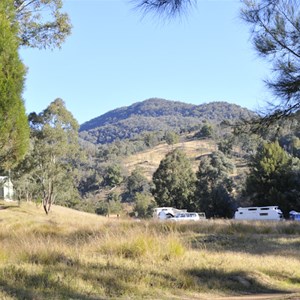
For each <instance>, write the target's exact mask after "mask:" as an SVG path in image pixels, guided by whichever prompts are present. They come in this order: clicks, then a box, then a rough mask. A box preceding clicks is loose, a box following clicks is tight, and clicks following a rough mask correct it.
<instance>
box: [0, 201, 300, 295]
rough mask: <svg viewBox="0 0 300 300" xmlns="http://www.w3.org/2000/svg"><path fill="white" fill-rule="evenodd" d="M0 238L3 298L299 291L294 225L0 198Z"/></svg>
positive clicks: (299, 251) (299, 248) (298, 235)
mask: <svg viewBox="0 0 300 300" xmlns="http://www.w3.org/2000/svg"><path fill="white" fill-rule="evenodd" d="M0 245H1V246H0V299H38V300H39V299H83V300H92V299H214V298H215V297H222V296H224V297H232V296H239V295H247V294H248V295H249V294H252V295H255V294H257V293H275V294H276V293H288V292H293V293H299V294H298V295H299V298H298V299H300V261H299V257H300V223H292V222H280V223H279V222H278V223H275V222H252V223H250V222H237V221H236V222H235V221H234V220H207V221H201V222H199V223H193V224H173V223H168V222H154V221H140V222H137V221H133V220H125V219H124V220H122V219H116V218H112V219H108V218H104V217H100V216H96V215H90V214H87V213H82V212H77V211H73V210H70V209H67V208H62V207H59V206H54V207H53V210H52V212H51V213H50V214H49V215H48V216H46V215H45V214H44V213H43V210H42V208H41V207H36V206H35V205H34V204H28V203H22V204H21V206H18V205H17V204H14V203H12V204H7V203H3V202H2V203H1V202H0ZM282 297H283V298H284V299H291V298H290V297H289V298H285V296H282ZM283 298H282V299H283ZM227 299H228V298H227ZM248 299H249V298H248ZM295 299H296V298H295Z"/></svg>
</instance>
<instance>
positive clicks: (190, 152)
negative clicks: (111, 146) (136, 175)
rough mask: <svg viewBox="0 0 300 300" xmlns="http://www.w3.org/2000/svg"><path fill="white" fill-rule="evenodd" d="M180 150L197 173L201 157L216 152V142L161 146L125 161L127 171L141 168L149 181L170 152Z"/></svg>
mask: <svg viewBox="0 0 300 300" xmlns="http://www.w3.org/2000/svg"><path fill="white" fill-rule="evenodd" d="M176 148H180V149H181V150H182V151H184V152H185V153H186V155H187V156H188V157H189V158H190V160H191V162H192V165H193V168H194V170H195V171H196V170H197V168H198V165H199V161H198V159H199V157H200V156H201V155H204V154H208V153H211V152H212V151H214V150H216V145H215V142H214V141H212V140H194V141H185V142H182V143H178V144H175V145H173V146H170V145H167V144H160V145H158V146H156V147H154V148H151V149H149V150H146V151H143V152H140V153H137V154H135V155H132V156H129V157H127V158H125V159H124V161H123V163H124V166H125V167H126V169H127V170H128V171H129V173H131V172H132V171H133V170H134V169H135V168H137V167H140V168H141V169H142V170H144V172H145V173H144V174H145V176H146V177H147V178H148V179H151V178H152V175H153V173H154V172H155V170H156V169H157V168H158V166H159V163H160V161H161V160H162V159H163V158H164V157H165V156H166V154H167V153H168V152H170V151H171V150H173V149H176Z"/></svg>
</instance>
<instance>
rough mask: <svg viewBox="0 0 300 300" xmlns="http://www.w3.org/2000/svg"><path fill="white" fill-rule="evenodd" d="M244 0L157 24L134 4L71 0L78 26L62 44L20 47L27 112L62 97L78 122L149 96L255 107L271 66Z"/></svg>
mask: <svg viewBox="0 0 300 300" xmlns="http://www.w3.org/2000/svg"><path fill="white" fill-rule="evenodd" d="M239 9H240V3H239V1H230V0H227V1H226V0H223V1H218V0H215V1H207V0H202V1H198V6H197V8H196V9H195V10H191V11H190V12H189V14H188V15H186V16H182V17H181V18H177V19H173V20H167V21H164V22H162V21H160V20H159V19H158V18H157V17H153V16H146V17H144V18H142V14H141V13H140V12H138V11H135V10H133V5H132V3H130V1H118V0H110V1H104V0H93V1H89V0H66V1H65V2H64V11H66V12H67V13H68V14H69V16H70V18H71V20H72V24H73V32H72V35H71V36H70V37H69V38H68V39H67V41H66V42H65V43H64V44H63V47H62V49H60V50H59V49H57V50H54V51H50V50H35V49H21V52H20V54H21V57H22V59H23V62H24V63H25V65H26V66H27V67H28V73H27V79H26V87H25V91H24V94H23V97H24V100H25V106H26V110H27V112H28V113H29V112H32V111H35V112H37V113H38V112H41V111H42V110H43V109H45V108H46V107H47V106H48V105H49V104H50V102H52V101H53V100H55V99H56V98H62V99H63V100H64V101H65V103H66V107H67V109H68V110H70V111H71V112H72V114H73V115H74V117H75V118H76V119H77V120H78V122H79V123H80V124H82V123H84V122H85V121H88V120H90V119H92V118H95V117H97V116H99V115H102V114H104V113H106V112H108V111H110V110H112V109H115V108H118V107H122V106H128V105H131V104H133V103H135V102H139V101H143V100H145V99H148V98H151V97H159V98H165V99H168V100H176V101H182V102H187V103H193V104H202V103H207V102H211V101H227V102H230V103H236V104H238V105H241V106H243V107H247V108H249V109H253V110H255V109H257V108H258V107H259V106H262V105H263V104H264V101H265V100H267V97H268V96H269V94H268V92H267V90H266V88H265V86H264V83H263V79H265V78H266V77H267V75H269V74H270V73H269V72H270V70H269V68H268V67H269V66H268V65H267V64H266V63H265V62H264V61H262V60H261V59H260V58H258V57H257V55H256V53H255V51H254V50H253V47H252V45H251V41H250V35H249V28H248V27H247V25H246V24H244V23H243V22H242V21H241V20H240V18H239Z"/></svg>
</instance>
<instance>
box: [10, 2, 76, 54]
mask: <svg viewBox="0 0 300 300" xmlns="http://www.w3.org/2000/svg"><path fill="white" fill-rule="evenodd" d="M62 6H63V3H62V0H14V7H15V12H16V17H17V21H18V23H19V34H18V35H19V39H20V44H21V45H22V46H27V47H33V48H39V49H42V48H50V49H53V48H56V47H60V46H61V45H62V43H63V42H64V41H65V39H66V37H67V36H68V35H69V34H70V33H71V23H70V20H69V17H68V15H67V14H66V13H63V12H62Z"/></svg>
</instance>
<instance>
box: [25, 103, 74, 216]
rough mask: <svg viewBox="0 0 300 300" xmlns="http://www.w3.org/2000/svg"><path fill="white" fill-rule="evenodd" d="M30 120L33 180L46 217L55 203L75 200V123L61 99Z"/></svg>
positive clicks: (31, 116) (30, 117) (31, 115)
mask: <svg viewBox="0 0 300 300" xmlns="http://www.w3.org/2000/svg"><path fill="white" fill-rule="evenodd" d="M29 120H30V124H31V141H32V145H33V150H32V152H31V158H30V162H29V163H30V164H31V166H30V167H31V170H32V173H31V174H32V180H33V181H34V182H36V183H37V184H38V186H39V195H40V197H42V200H43V207H44V210H45V212H46V213H48V212H49V210H50V208H51V205H52V204H53V203H54V201H55V200H57V201H60V202H63V201H64V200H65V198H71V197H74V192H75V191H74V184H75V173H74V169H73V166H74V165H75V161H76V158H77V157H78V154H79V145H78V132H77V130H78V123H77V121H76V120H75V119H74V117H73V116H72V114H71V113H70V112H69V111H68V110H67V109H66V108H65V104H64V102H63V101H62V100H61V99H56V100H55V101H53V102H52V103H51V104H50V105H49V106H48V107H47V108H46V109H45V110H44V111H42V112H41V113H40V114H38V115H37V114H36V113H31V114H30V116H29ZM24 173H25V174H26V170H25V172H24Z"/></svg>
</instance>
